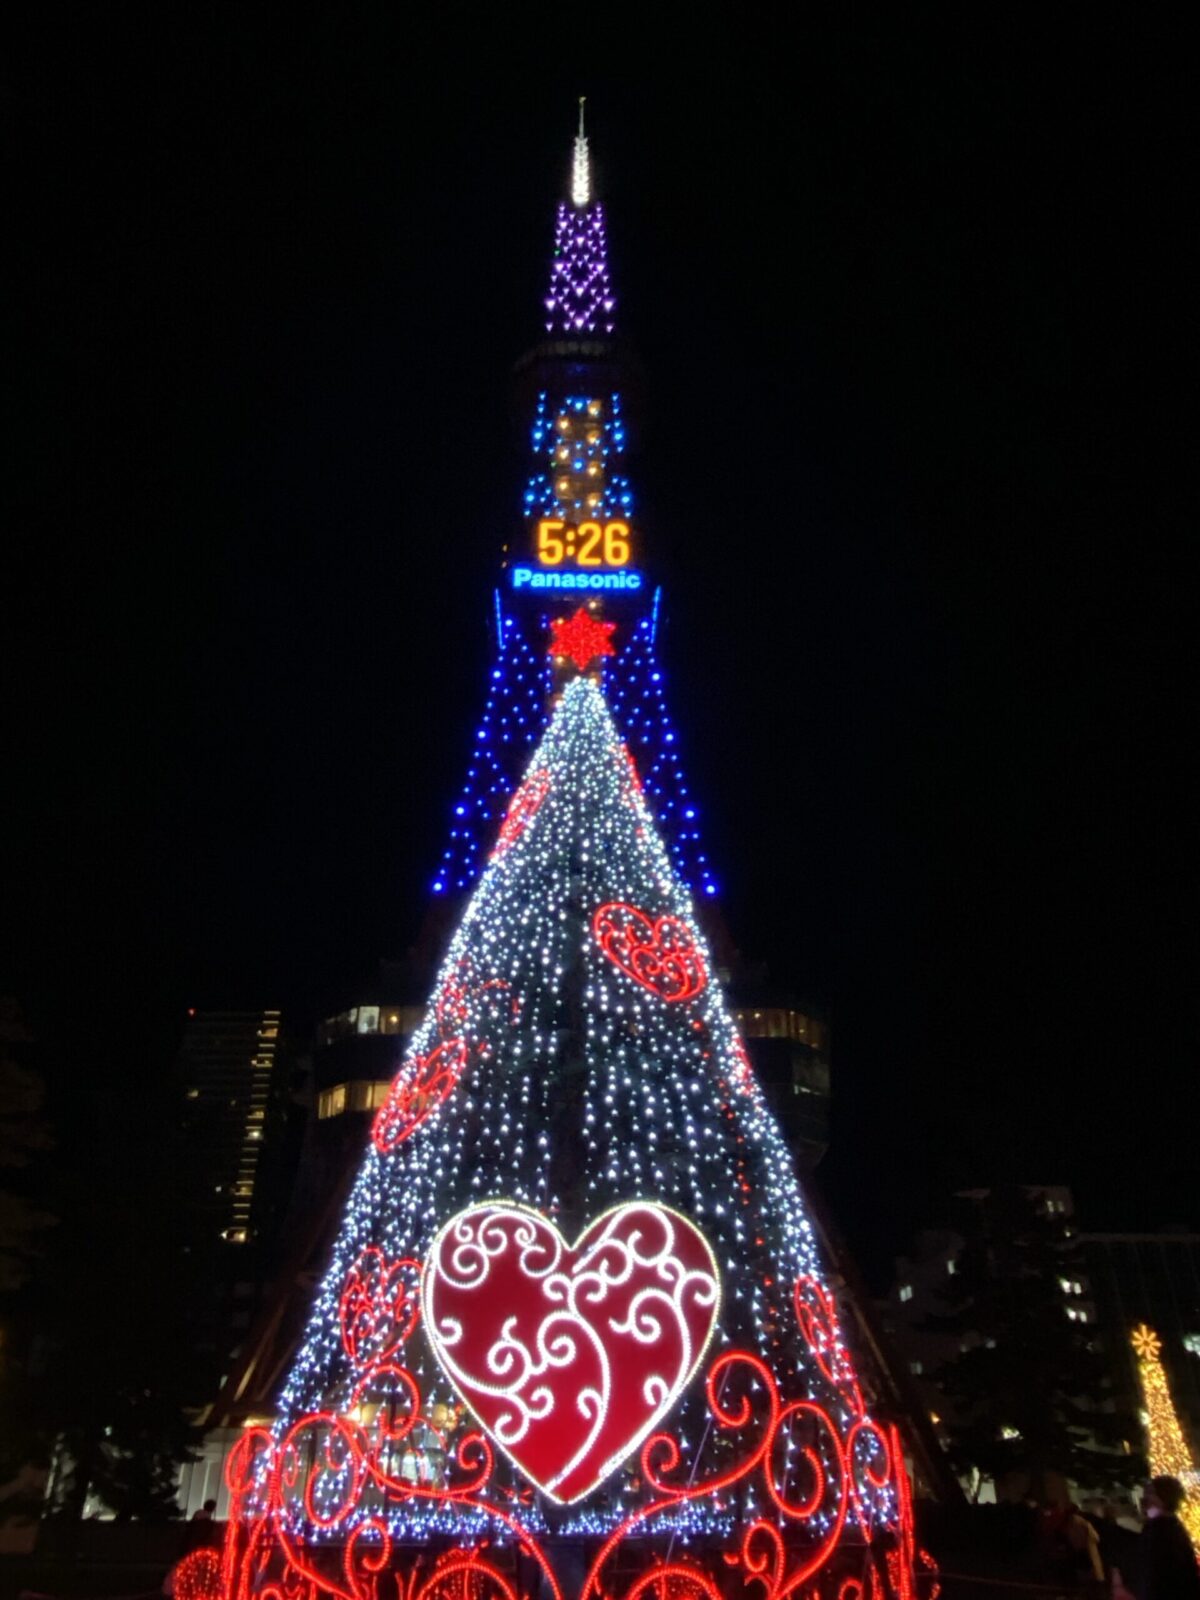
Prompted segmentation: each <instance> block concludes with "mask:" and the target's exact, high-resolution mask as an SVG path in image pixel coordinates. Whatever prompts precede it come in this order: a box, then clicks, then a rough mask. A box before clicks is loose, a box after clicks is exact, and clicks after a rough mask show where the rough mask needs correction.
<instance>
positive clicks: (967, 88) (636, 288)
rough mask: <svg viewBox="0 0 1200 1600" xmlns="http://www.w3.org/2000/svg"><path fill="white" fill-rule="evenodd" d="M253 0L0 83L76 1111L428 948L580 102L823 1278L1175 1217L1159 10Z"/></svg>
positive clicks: (16, 661)
mask: <svg viewBox="0 0 1200 1600" xmlns="http://www.w3.org/2000/svg"><path fill="white" fill-rule="evenodd" d="M248 11H249V12H250V13H251V14H249V15H248V14H247V12H248ZM253 12H254V8H240V9H235V8H228V9H226V8H211V7H208V6H202V5H194V6H187V7H150V6H147V7H140V6H129V5H109V6H105V7H84V6H81V7H78V8H75V9H73V10H65V11H59V12H55V11H53V10H45V11H43V12H41V13H40V19H41V20H40V21H39V22H38V24H37V25H36V31H35V32H32V33H29V34H27V35H26V36H25V37H24V38H23V39H20V40H16V41H12V42H11V47H10V49H9V50H8V52H7V53H8V61H7V65H6V67H5V68H4V73H5V88H4V97H3V113H4V127H3V142H4V147H5V164H6V169H7V195H8V198H7V201H6V204H5V208H4V209H5V212H6V230H5V231H6V234H7V243H6V245H5V273H6V276H7V277H8V278H9V280H10V282H9V287H8V290H7V292H6V294H5V300H6V302H7V303H6V311H5V320H6V324H7V328H8V335H7V340H6V342H7V345H8V348H9V358H8V359H7V360H6V361H5V369H6V370H5V373H4V388H5V389H6V391H7V407H6V417H5V432H6V444H7V446H8V449H7V450H6V452H5V454H6V455H7V457H8V467H7V469H6V477H7V488H6V494H5V498H6V500H8V501H9V510H8V512H7V514H6V515H5V519H4V520H5V523H6V525H7V534H8V540H7V542H8V543H9V545H10V555H13V554H15V558H16V566H15V568H14V567H12V566H9V570H8V576H7V578H6V580H5V584H4V588H5V601H4V611H5V624H4V630H3V631H4V645H3V648H4V658H5V667H4V679H5V700H6V715H7V728H8V731H7V732H6V734H5V736H4V749H5V753H6V755H7V756H8V760H7V762H6V763H5V765H6V768H7V773H6V777H5V781H4V806H5V809H6V811H8V813H9V818H8V820H7V821H6V823H5V825H4V827H3V835H2V842H3V849H4V855H3V862H2V866H0V870H2V878H0V899H2V901H3V904H4V912H5V923H6V935H7V933H8V932H9V930H10V929H11V940H9V939H7V938H6V948H5V954H4V966H3V969H2V970H0V988H7V989H9V990H11V991H12V992H15V993H17V994H18V995H20V996H21V998H22V1000H23V1001H24V1003H25V1005H26V1007H27V1009H28V1010H29V1012H30V1014H31V1016H32V1018H33V1020H34V1022H35V1025H36V1026H37V1028H38V1030H39V1032H40V1034H41V1036H42V1037H43V1039H44V1040H45V1041H46V1043H47V1050H48V1058H49V1059H50V1060H51V1061H52V1062H54V1063H55V1067H54V1076H55V1083H54V1091H55V1098H56V1104H57V1107H58V1110H57V1115H58V1116H59V1117H60V1118H62V1119H65V1120H66V1122H68V1123H69V1122H70V1121H71V1119H72V1118H73V1119H74V1121H75V1124H76V1131H77V1133H78V1129H79V1128H80V1127H86V1128H88V1129H91V1128H92V1127H94V1126H97V1127H103V1128H104V1130H105V1131H104V1133H103V1138H104V1139H105V1140H106V1141H112V1140H115V1141H117V1145H118V1146H120V1145H121V1143H122V1141H124V1142H125V1143H126V1145H127V1149H128V1153H129V1156H130V1159H131V1160H133V1161H136V1155H137V1151H138V1150H139V1149H140V1148H141V1144H142V1140H143V1139H144V1138H145V1137H146V1136H147V1135H152V1134H153V1133H154V1131H155V1126H156V1124H155V1118H156V1117H161V1116H162V1115H163V1106H162V1101H161V1099H160V1097H159V1095H158V1094H157V1092H156V1091H157V1090H158V1089H159V1088H160V1087H161V1084H162V1082H163V1078H164V1074H165V1073H166V1071H167V1068H168V1067H169V1063H170V1059H171V1053H172V1050H173V1044H174V1037H175V1031H176V1029H177V1027H178V1023H179V1017H180V1013H181V1008H182V1007H183V1006H185V1005H187V1004H194V1005H203V1004H206V1003H208V1004H220V1003H253V1002H257V1003H264V1004H283V1005H284V1006H285V1007H290V1008H293V1009H295V1010H298V1011H299V1012H301V1013H309V1014H313V1015H316V1014H319V1013H320V1012H321V1011H322V1010H323V1009H324V1008H325V1007H326V1006H327V1005H331V1004H334V1003H336V1002H340V1001H341V1000H342V998H343V994H344V993H346V994H349V993H350V992H351V991H352V990H354V989H355V988H356V987H358V988H361V987H362V981H363V980H365V979H367V978H368V977H369V974H370V973H371V971H372V969H373V964H374V962H375V959H376V958H377V956H379V955H380V954H383V953H387V952H393V951H397V950H399V949H401V948H403V947H404V946H405V945H406V944H408V943H409V942H410V941H411V940H412V938H413V937H414V936H415V934H416V932H417V929H418V927H419V925H420V921H421V918H422V914H423V911H424V908H425V905H426V902H427V897H428V888H429V885H430V883H431V881H432V877H433V870H434V867H435V865H436V863H437V860H438V858H439V856H440V853H441V850H442V848H443V843H444V831H445V828H446V826H447V819H448V815H449V808H450V804H451V799H452V797H453V796H454V794H455V793H456V791H457V788H458V785H459V784H460V782H461V778H462V772H463V765H464V761H465V758H466V755H467V751H468V739H469V735H470V731H471V729H472V727H473V726H474V722H473V719H474V718H475V717H476V716H477V714H478V709H479V707H480V705H481V704H482V697H483V692H484V675H485V670H486V664H487V660H488V640H487V631H486V623H487V609H488V590H489V584H490V582H491V579H492V574H493V571H494V567H493V562H494V559H495V553H496V550H497V547H498V545H499V543H500V541H501V540H502V539H503V538H504V537H505V536H506V535H507V534H508V533H509V532H510V531H511V529H512V528H513V526H514V512H515V509H516V507H517V504H518V496H519V492H520V488H521V485H522V481H523V475H524V472H525V469H526V463H525V459H524V453H523V451H524V443H525V435H524V434H523V432H521V431H518V430H517V429H516V428H515V427H514V425H513V424H512V421H511V418H510V415H509V389H508V381H509V380H508V373H509V369H510V367H511V364H512V362H513V361H514V359H515V358H516V357H517V356H518V354H519V353H520V352H521V351H522V349H524V348H525V347H526V346H528V345H529V344H530V343H531V342H533V340H534V338H535V337H536V335H537V332H538V328H539V317H538V311H539V306H540V297H541V296H542V294H543V293H544V290H545V282H546V274H547V263H548V256H549V248H550V241H551V230H552V219H553V207H554V204H555V202H556V200H557V198H558V197H559V195H560V194H561V193H562V192H563V191H564V187H565V181H566V175H567V170H568V160H569V148H570V137H571V133H572V131H573V119H574V106H575V96H576V95H577V94H578V93H581V92H586V93H587V94H588V95H589V97H590V98H589V122H590V131H591V134H592V147H593V152H594V156H595V161H596V165H597V169H598V175H599V188H600V190H601V193H602V195H603V197H604V198H605V200H606V201H607V203H608V206H609V220H610V238H611V246H612V264H613V269H614V275H615V282H616V287H617V293H618V297H619V318H620V323H621V325H622V327H623V329H624V330H625V331H626V332H627V333H628V334H630V335H631V336H632V337H633V338H634V340H635V342H636V343H637V344H638V346H639V347H640V349H641V351H642V353H643V355H644V357H645V360H646V362H647V365H648V368H649V371H650V379H651V381H650V390H649V419H650V420H649V426H648V428H647V429H646V430H645V435H644V439H643V445H644V448H643V450H642V453H641V454H640V456H639V457H638V458H637V459H636V460H635V462H634V464H633V472H634V479H635V486H636V488H637V489H638V491H639V502H640V505H641V508H642V518H641V520H642V525H643V527H644V529H645V530H646V538H647V543H648V546H649V548H650V549H651V550H653V551H654V552H655V554H656V555H657V556H659V557H661V559H662V561H663V562H665V563H666V566H667V570H668V572H669V574H670V577H669V589H668V596H667V604H668V621H669V628H668V632H667V636H666V655H667V661H668V665H669V667H670V669H671V678H672V689H671V696H672V705H673V710H674V714H675V718H676V720H677V722H678V724H679V725H680V729H681V739H682V743H683V748H684V755H685V761H686V763H687V766H688V769H689V771H690V773H691V775H692V777H693V778H694V781H695V787H696V789H697V791H698V792H699V794H700V795H701V797H702V803H703V805H704V807H705V809H704V812H703V822H704V826H705V828H706V837H707V841H708V844H709V847H710V856H711V857H712V859H713V860H714V861H715V863H716V865H717V870H718V877H719V879H720V881H721V884H722V893H723V904H724V908H725V911H726V915H727V919H728V921H729V923H730V925H731V927H732V929H733V931H734V934H735V936H736V937H737V939H738V941H739V942H740V944H741V945H742V946H743V948H744V949H745V950H746V951H748V952H750V953H753V954H756V955H760V956H764V957H766V958H768V959H769V961H770V962H771V965H772V967H773V969H774V971H775V972H776V974H777V975H778V976H779V977H780V978H783V979H786V980H788V981H791V982H793V983H794V984H795V985H796V986H797V987H798V988H799V989H801V990H802V991H804V992H806V993H808V994H809V995H811V996H812V997H814V999H816V1000H818V1001H820V1002H823V1003H824V1004H825V1005H826V1006H827V1007H828V1008H829V1010H830V1013H831V1015H832V1018H833V1026H834V1078H835V1131H834V1142H833V1148H832V1151H831V1153H830V1156H829V1158H828V1161H827V1165H826V1167H825V1168H824V1169H823V1174H824V1179H825V1183H826V1186H827V1188H828V1189H829V1191H830V1193H831V1195H832V1197H833V1199H834V1201H835V1202H836V1206H837V1209H838V1213H839V1215H840V1217H841V1219H842V1220H843V1222H844V1224H845V1226H846V1228H847V1230H848V1232H849V1233H850V1236H851V1239H852V1241H853V1242H854V1244H855V1245H856V1246H857V1247H858V1249H859V1251H860V1253H861V1254H862V1256H863V1258H864V1260H865V1262H866V1264H867V1265H868V1267H869V1268H870V1269H871V1270H872V1271H878V1270H879V1268H880V1267H881V1266H882V1265H883V1264H884V1263H886V1260H887V1258H888V1256H889V1254H890V1253H891V1251H892V1250H893V1249H895V1248H896V1247H898V1246H901V1245H902V1244H903V1242H904V1240H905V1237H906V1235H907V1233H908V1231H909V1230H910V1229H911V1227H912V1226H913V1225H915V1224H916V1223H917V1222H919V1221H920V1220H921V1219H922V1218H923V1217H925V1216H927V1215H930V1214H931V1208H932V1206H933V1204H934V1202H935V1201H937V1199H938V1197H940V1196H941V1195H942V1194H944V1192H945V1191H946V1190H947V1189H948V1188H949V1187H950V1186H952V1185H960V1184H963V1183H978V1182H983V1181H987V1180H988V1179H989V1178H993V1177H997V1176H1008V1177H1015V1178H1028V1179H1029V1180H1032V1181H1040V1182H1069V1183H1071V1184H1073V1185H1074V1186H1075V1187H1076V1190H1077V1194H1078V1197H1079V1200H1080V1202H1081V1206H1082V1213H1083V1218H1084V1220H1085V1222H1086V1223H1087V1224H1089V1225H1093V1226H1101V1225H1103V1226H1110V1227H1140V1226H1155V1225H1159V1224H1162V1223H1169V1222H1174V1221H1180V1222H1188V1223H1191V1224H1193V1225H1195V1224H1197V1223H1200V1216H1198V1215H1197V1207H1196V1201H1195V1184H1194V1180H1193V1172H1194V1168H1195V1152H1196V1142H1197V1134H1196V1115H1195V1113H1196V1104H1197V1098H1196V1093H1195V1087H1194V1082H1195V1080H1194V1077H1193V1072H1194V1069H1195V1066H1196V1035H1197V1016H1196V995H1197V975H1198V973H1200V964H1198V958H1200V941H1198V939H1197V924H1196V919H1195V897H1196V887H1197V885H1196V880H1195V876H1194V874H1193V872H1192V868H1191V862H1190V855H1191V847H1192V836H1193V833H1194V828H1195V817H1196V809H1195V807H1196V800H1197V798H1200V797H1198V796H1197V794H1196V790H1195V787H1194V784H1193V782H1192V780H1191V777H1190V764H1191V758H1192V754H1193V752H1192V750H1191V746H1192V745H1193V743H1194V720H1195V694H1194V691H1195V681H1196V680H1195V677H1194V668H1195V663H1194V661H1193V660H1192V658H1191V650H1190V635H1191V632H1192V631H1193V629H1194V620H1193V608H1194V601H1195V592H1196V590H1195V571H1194V565H1193V562H1192V559H1191V548H1190V542H1189V541H1190V539H1191V538H1192V533H1191V526H1192V525H1194V515H1193V512H1192V510H1191V509H1189V510H1188V511H1187V519H1188V520H1187V522H1185V509H1184V502H1185V501H1187V502H1189V503H1190V506H1194V497H1193V496H1192V495H1191V494H1187V495H1185V494H1184V492H1183V488H1182V481H1183V480H1181V479H1180V478H1178V477H1177V476H1175V475H1174V474H1173V472H1172V470H1171V466H1170V463H1169V459H1168V455H1169V453H1164V452H1161V451H1160V450H1159V449H1158V447H1159V446H1160V445H1161V444H1163V443H1166V442H1169V441H1170V440H1171V439H1172V437H1173V436H1174V435H1175V434H1178V435H1179V437H1180V438H1181V439H1182V437H1183V436H1184V434H1185V432H1186V426H1187V424H1186V417H1187V412H1188V408H1187V406H1186V405H1180V404H1179V403H1178V402H1177V401H1176V400H1175V399H1173V398H1172V396H1173V395H1175V394H1176V393H1177V392H1178V393H1183V392H1186V390H1185V388H1184V382H1185V380H1187V383H1188V384H1189V385H1190V383H1191V377H1190V374H1191V371H1192V367H1193V365H1194V357H1195V349H1194V345H1195V341H1194V333H1195V313H1194V310H1193V300H1192V294H1191V291H1190V289H1189V288H1188V285H1189V284H1190V282H1191V281H1192V279H1191V276H1190V273H1191V268H1190V267H1189V266H1188V265H1187V260H1186V258H1185V257H1184V256H1183V255H1182V254H1181V253H1180V250H1179V248H1178V239H1179V237H1181V236H1182V234H1183V231H1184V226H1185V223H1186V213H1187V211H1188V208H1189V205H1190V202H1188V201H1187V200H1186V198H1185V197H1186V187H1185V173H1186V168H1187V165H1188V158H1187V151H1188V149H1189V148H1194V145H1193V144H1192V141H1191V139H1190V137H1185V130H1184V129H1183V126H1182V119H1180V118H1179V117H1178V116H1177V112H1178V108H1179V107H1180V105H1181V104H1182V100H1183V97H1184V93H1185V91H1186V84H1185V74H1186V71H1187V54H1186V52H1185V51H1184V49H1183V47H1182V43H1181V41H1179V40H1176V39H1174V38H1173V37H1171V29H1170V25H1169V23H1166V24H1164V23H1163V22H1162V21H1161V20H1160V21H1159V22H1157V23H1148V22H1147V20H1146V18H1145V16H1144V15H1142V16H1136V17H1135V16H1134V15H1133V14H1131V13H1130V12H1128V10H1125V9H1122V8H1118V7H1115V6H1113V7H1103V6H1101V7H1097V6H1086V7H1085V6H1075V7H1059V8H1040V9H1039V10H1036V11H1035V10H1033V9H1031V10H1030V11H1029V12H1028V13H1022V12H1021V11H1019V10H1012V9H1009V8H1000V11H999V13H997V12H995V11H988V12H986V13H985V10H984V8H979V7H967V8H964V7H957V8H950V7H947V8H945V10H942V11H931V12H927V13H917V12H913V11H911V10H910V9H909V8H904V9H903V10H898V9H893V10H892V11H891V13H890V14H885V16H884V17H883V19H880V18H879V17H874V16H872V15H871V14H869V13H866V12H858V11H855V12H850V11H849V10H847V11H846V12H845V14H844V15H842V16H841V17H840V18H838V19H837V20H830V19H829V18H823V17H820V16H817V15H813V16H811V17H810V16H809V15H808V14H807V13H806V12H805V11H803V10H801V9H796V8H785V9H784V10H782V11H780V13H779V17H780V18H781V19H783V18H789V19H790V20H787V21H782V22H772V24H771V25H770V26H769V27H768V25H767V22H766V20H765V19H766V15H767V14H766V13H765V12H762V13H758V14H757V17H756V15H755V14H754V13H752V12H745V13H743V14H742V15H741V16H740V17H738V16H735V14H734V11H733V10H732V9H731V10H730V11H729V12H725V13H723V12H718V11H713V12H711V13H702V12H698V11H695V10H679V11H678V12H676V11H674V10H672V8H669V7H665V8H661V9H655V8H650V7H643V8H641V9H640V10H638V11H631V12H629V13H624V12H622V10H621V9H620V8H619V7H618V8H616V9H604V8H594V9H593V10H590V11H587V12H586V13H580V14H579V15H575V14H574V13H573V12H571V11H570V10H569V9H568V8H562V9H560V10H558V11H546V12H539V11H538V10H536V9H528V10H524V9H522V8H495V9H493V10H490V11H488V10H484V9H482V8H481V9H479V10H478V11H477V10H475V9H474V8H469V7H468V8H454V7H442V8H439V9H438V10H437V11H436V13H434V12H429V13H413V12H412V11H411V9H410V8H404V7H399V6H379V7H370V8H356V7H346V8H343V7H338V8H332V7H330V8H325V11H324V14H323V15H319V16H317V17H315V18H314V17H310V16H304V15H302V14H288V13H281V12H276V11H275V10H274V8H271V10H270V13H269V14H268V13H267V12H266V11H265V10H264V11H263V12H262V13H261V14H258V15H255V14H253ZM1046 12H1052V13H1053V15H1052V16H1048V15H1046V14H1045V13H1046ZM1160 16H1161V14H1160ZM435 17H436V21H435V20H434V19H435ZM1147 27H1154V28H1157V29H1158V30H1159V31H1158V33H1157V34H1156V35H1151V34H1148V33H1147V32H1146V31H1145V30H1146V29H1147ZM652 30H653V31H652ZM1176 385H1178V386H1179V389H1178V391H1177V390H1176ZM1193 399H1194V396H1193ZM1189 481H1190V480H1189ZM6 565H8V563H6ZM364 992H365V991H364ZM97 1116H99V1117H100V1119H101V1121H100V1122H99V1123H94V1122H93V1120H92V1119H93V1118H95V1117H97ZM82 1143H83V1144H84V1145H86V1143H87V1141H86V1140H84V1141H82ZM111 1153H112V1151H111V1146H110V1154H111ZM119 1153H120V1152H119V1149H118V1154H119Z"/></svg>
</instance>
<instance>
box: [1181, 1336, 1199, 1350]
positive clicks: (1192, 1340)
mask: <svg viewBox="0 0 1200 1600" xmlns="http://www.w3.org/2000/svg"><path fill="white" fill-rule="evenodd" d="M1183 1348H1184V1349H1185V1350H1186V1351H1187V1353H1188V1355H1190V1356H1200V1333H1185V1334H1184V1336H1183Z"/></svg>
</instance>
